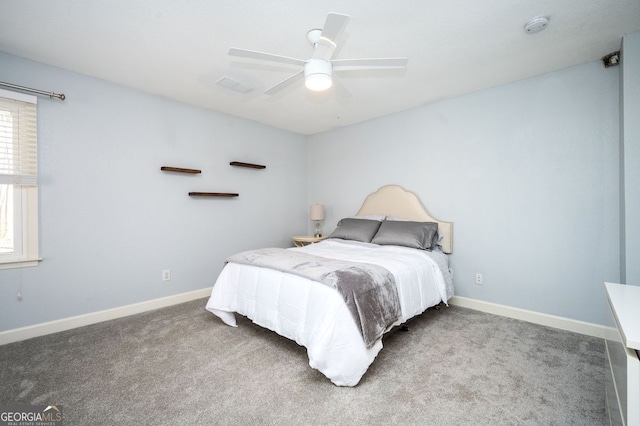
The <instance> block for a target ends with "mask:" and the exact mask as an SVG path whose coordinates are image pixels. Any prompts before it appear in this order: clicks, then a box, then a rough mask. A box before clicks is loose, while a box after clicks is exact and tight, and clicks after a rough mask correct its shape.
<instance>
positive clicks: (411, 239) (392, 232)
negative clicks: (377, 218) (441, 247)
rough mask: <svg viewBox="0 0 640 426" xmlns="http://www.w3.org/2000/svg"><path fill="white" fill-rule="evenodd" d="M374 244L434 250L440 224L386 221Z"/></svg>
mask: <svg viewBox="0 0 640 426" xmlns="http://www.w3.org/2000/svg"><path fill="white" fill-rule="evenodd" d="M371 242H372V243H374V244H380V245H393V246H405V247H412V248H417V249H421V250H433V249H434V248H435V245H436V244H438V224H437V223H435V222H410V221H392V220H385V221H384V222H382V224H381V225H380V229H378V232H377V233H376V235H375V236H374V237H373V240H371Z"/></svg>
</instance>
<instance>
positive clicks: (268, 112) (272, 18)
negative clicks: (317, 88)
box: [0, 0, 640, 135]
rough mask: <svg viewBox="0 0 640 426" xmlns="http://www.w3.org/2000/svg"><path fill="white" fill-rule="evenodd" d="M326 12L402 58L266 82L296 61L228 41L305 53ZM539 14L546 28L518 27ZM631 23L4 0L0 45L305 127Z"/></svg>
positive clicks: (304, 4) (606, 8) (582, 44)
mask: <svg viewBox="0 0 640 426" xmlns="http://www.w3.org/2000/svg"><path fill="white" fill-rule="evenodd" d="M329 12H335V13H343V14H347V15H350V16H351V21H350V22H349V24H348V26H347V28H346V31H345V32H344V33H343V35H342V37H341V39H340V40H338V48H337V50H336V53H335V55H334V58H376V57H388V56H391V57H395V56H407V57H408V58H409V63H408V68H407V69H406V70H386V71H366V72H365V71H357V72H349V73H348V74H347V73H341V74H340V75H338V76H337V78H336V80H337V83H338V84H337V86H334V87H333V88H332V89H330V90H329V91H328V92H323V93H313V92H308V91H306V90H305V89H304V85H303V83H302V82H300V83H299V84H297V85H295V86H292V87H289V88H288V89H286V90H284V91H283V92H280V93H278V94H277V95H275V96H268V95H264V94H263V93H262V92H263V91H265V90H266V89H268V88H270V87H271V86H273V85H275V84H277V83H278V82H280V81H282V80H284V79H285V78H287V77H289V76H290V75H292V74H294V73H296V72H297V71H299V68H298V67H296V66H293V65H286V64H278V63H271V62H265V61H258V60H250V59H245V58H237V57H231V56H228V55H227V52H228V50H229V48H230V47H239V48H245V49H250V50H258V51H264V52H269V53H274V54H278V55H284V56H290V57H295V58H300V59H308V58H309V57H311V55H312V53H313V48H312V46H311V45H310V44H309V43H308V42H307V40H306V33H307V31H309V30H310V29H312V28H318V27H321V26H322V25H323V23H324V20H325V18H326V16H327V13H329ZM539 15H546V16H549V17H550V23H549V26H548V28H547V29H546V30H545V31H542V32H540V33H537V34H526V33H525V32H524V29H523V27H524V25H525V23H526V22H527V21H528V20H529V19H530V18H532V17H535V16H539ZM638 30H640V1H639V0H484V1H478V0H431V1H426V0H400V1H389V0H341V1H334V0H328V1H317V0H316V1H308V0H271V1H264V0H208V1H207V0H135V1H132V0H91V1H87V0H48V1H35V0H32V1H26V0H0V51H4V52H7V53H10V54H14V55H17V56H21V57H24V58H27V59H31V60H34V61H37V62H42V63H46V64H50V65H54V66H57V67H61V68H64V69H67V70H71V71H75V72H78V73H82V74H86V75H90V76H95V77H98V78H101V79H104V80H108V81H112V82H115V83H118V84H122V85H124V86H128V87H132V88H135V89H139V90H142V91H145V92H149V93H153V94H157V95H160V96H164V97H166V98H170V99H175V100H177V101H180V102H184V103H187V104H192V105H197V106H200V107H204V108H209V109H212V110H216V111H220V112H224V113H227V114H231V115H234V116H239V117H244V118H247V119H250V120H255V121H258V122H261V123H265V124H268V125H270V126H274V127H278V128H282V129H286V130H289V131H292V132H297V133H301V134H305V135H310V134H314V133H319V132H323V131H326V130H330V129H333V128H337V127H341V126H346V125H349V124H353V123H357V122H361V121H364V120H368V119H371V118H374V117H379V116H382V115H386V114H391V113H394V112H398V111H402V110H406V109H409V108H412V107H415V106H418V105H422V104H425V103H428V102H432V101H435V100H438V99H443V98H448V97H452V96H457V95H461V94H465V93H469V92H472V91H476V90H480V89H483V88H487V87H492V86H496V85H500V84H504V83H507V82H510V81H515V80H519V79H523V78H527V77H530V76H534V75H538V74H542V73H545V72H549V71H553V70H557V69H561V68H566V67H569V66H572V65H577V64H582V63H586V62H590V61H594V60H599V59H600V58H601V57H602V56H604V55H606V54H608V53H610V52H613V51H616V50H619V48H620V41H621V36H622V35H623V34H627V33H631V32H635V31H638ZM224 76H226V77H230V78H232V79H234V80H237V81H240V82H242V83H245V84H249V85H251V86H254V87H255V88H256V90H254V91H252V92H250V93H248V94H241V93H238V92H235V91H232V90H230V89H228V88H224V87H221V86H219V85H217V84H216V82H217V81H218V80H219V79H220V78H221V77H224ZM9 83H14V84H20V83H21V82H17V81H13V82H9ZM43 84H45V85H46V83H45V82H43ZM341 88H342V89H347V91H348V92H349V93H350V96H349V95H347V94H345V93H344V91H343V90H341ZM39 89H44V90H47V91H48V90H53V91H55V92H58V93H60V92H62V93H64V89H65V88H64V87H44V88H40V87H39Z"/></svg>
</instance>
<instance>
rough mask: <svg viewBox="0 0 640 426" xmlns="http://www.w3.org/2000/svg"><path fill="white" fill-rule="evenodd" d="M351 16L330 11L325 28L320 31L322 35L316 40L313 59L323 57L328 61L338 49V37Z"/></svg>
mask: <svg viewBox="0 0 640 426" xmlns="http://www.w3.org/2000/svg"><path fill="white" fill-rule="evenodd" d="M350 19H351V18H350V17H349V16H348V15H341V14H338V13H330V14H328V15H327V19H326V21H325V22H324V28H323V29H322V30H312V31H320V36H319V38H318V40H317V41H315V43H314V45H313V47H314V49H315V50H314V52H313V59H322V60H325V61H328V60H329V59H331V57H332V56H333V51H334V50H336V39H337V38H338V37H340V35H341V34H342V32H343V31H344V29H345V28H346V26H347V23H348V22H349V20H350Z"/></svg>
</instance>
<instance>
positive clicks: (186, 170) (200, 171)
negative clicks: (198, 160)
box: [160, 166, 202, 174]
mask: <svg viewBox="0 0 640 426" xmlns="http://www.w3.org/2000/svg"><path fill="white" fill-rule="evenodd" d="M160 170H164V171H165V172H178V173H191V174H197V173H202V170H198V169H183V168H180V167H169V166H162V167H160Z"/></svg>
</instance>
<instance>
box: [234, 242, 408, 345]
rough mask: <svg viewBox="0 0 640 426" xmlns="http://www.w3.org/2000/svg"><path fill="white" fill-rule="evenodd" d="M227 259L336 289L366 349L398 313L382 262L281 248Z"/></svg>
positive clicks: (395, 294)
mask: <svg viewBox="0 0 640 426" xmlns="http://www.w3.org/2000/svg"><path fill="white" fill-rule="evenodd" d="M227 262H233V263H242V264H247V265H254V266H262V267H266V268H271V269H275V270H278V271H281V272H287V273H289V274H295V275H299V276H302V277H304V278H308V279H310V280H313V281H318V282H320V283H322V284H325V285H328V286H329V287H331V288H334V289H336V290H337V291H338V293H340V295H341V296H342V297H343V298H344V301H345V303H346V304H347V307H348V308H349V311H350V312H351V315H352V316H353V320H354V321H355V323H356V326H357V327H358V329H359V331H360V333H361V334H362V338H363V339H364V343H365V345H366V346H367V348H368V349H370V348H371V347H372V346H373V344H374V343H375V342H376V341H377V340H378V339H380V338H381V337H382V335H383V334H384V332H385V331H387V329H388V328H389V327H390V326H391V325H392V324H393V323H394V322H396V321H397V320H398V319H399V318H400V316H401V309H400V299H399V297H398V289H397V288H396V283H395V279H394V277H393V275H392V274H391V272H389V271H387V270H386V269H385V268H383V267H381V266H377V265H373V264H370V263H359V262H346V261H342V260H335V259H329V258H326V257H320V256H314V255H310V254H307V253H300V252H297V251H294V250H287V249H282V248H265V249H258V250H249V251H245V252H242V253H238V254H235V255H233V256H231V257H229V258H228V259H227Z"/></svg>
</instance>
